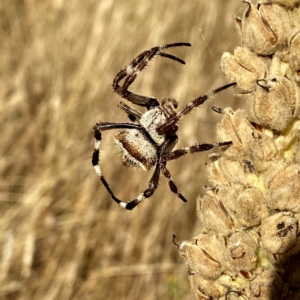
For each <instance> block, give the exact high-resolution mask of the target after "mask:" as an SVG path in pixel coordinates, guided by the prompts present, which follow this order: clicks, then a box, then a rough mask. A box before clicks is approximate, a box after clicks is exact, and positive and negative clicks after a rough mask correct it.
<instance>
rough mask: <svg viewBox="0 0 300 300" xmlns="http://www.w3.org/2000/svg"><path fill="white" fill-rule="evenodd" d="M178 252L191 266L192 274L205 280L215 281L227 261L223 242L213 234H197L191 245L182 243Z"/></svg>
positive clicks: (220, 237) (218, 236)
mask: <svg viewBox="0 0 300 300" xmlns="http://www.w3.org/2000/svg"><path fill="white" fill-rule="evenodd" d="M220 249H223V251H220ZM180 252H181V255H182V256H184V257H185V259H186V260H187V263H188V265H189V266H193V267H192V273H194V274H195V275H201V276H202V277H203V278H205V279H217V278H218V277H219V276H220V275H221V274H222V273H223V271H224V265H223V262H225V261H227V260H228V258H227V257H226V253H227V252H226V246H225V241H224V239H223V238H222V236H220V235H215V234H205V233H204V234H199V235H198V236H197V237H195V239H194V241H193V242H192V243H191V242H183V243H182V244H181V245H180Z"/></svg>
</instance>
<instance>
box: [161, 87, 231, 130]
mask: <svg viewBox="0 0 300 300" xmlns="http://www.w3.org/2000/svg"><path fill="white" fill-rule="evenodd" d="M234 85H236V82H232V83H229V84H226V85H223V86H221V87H219V88H217V89H215V90H213V91H211V92H209V93H208V94H206V95H204V96H200V97H198V98H196V99H194V100H193V101H192V102H190V103H189V104H188V105H187V106H186V107H185V108H184V109H183V110H182V111H180V112H178V113H177V114H176V115H175V116H173V117H171V118H170V119H169V120H168V121H167V122H166V123H165V124H163V125H161V126H160V127H158V128H157V132H158V133H159V134H164V132H167V131H168V129H169V128H172V127H173V126H174V125H175V124H176V123H178V122H179V121H180V120H181V119H182V118H183V117H184V116H185V115H187V114H188V113H190V112H191V111H192V110H193V109H194V108H196V107H198V106H200V105H202V104H203V103H204V102H205V101H207V100H208V99H210V98H211V97H213V96H214V95H216V94H218V93H219V92H221V91H223V90H226V89H228V88H230V87H231V86H234Z"/></svg>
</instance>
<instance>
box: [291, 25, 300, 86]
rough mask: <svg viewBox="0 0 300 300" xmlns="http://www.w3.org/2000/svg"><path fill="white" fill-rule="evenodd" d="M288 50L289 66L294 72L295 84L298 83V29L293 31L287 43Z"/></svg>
mask: <svg viewBox="0 0 300 300" xmlns="http://www.w3.org/2000/svg"><path fill="white" fill-rule="evenodd" d="M289 48H290V66H291V68H292V69H293V71H294V78H295V80H296V82H300V29H299V27H297V28H296V29H294V30H293V32H292V34H291V38H290V42H289Z"/></svg>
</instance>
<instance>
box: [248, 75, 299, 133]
mask: <svg viewBox="0 0 300 300" xmlns="http://www.w3.org/2000/svg"><path fill="white" fill-rule="evenodd" d="M257 85H258V88H257V89H256V92H255V93H254V94H253V95H251V99H249V101H247V111H248V114H247V116H248V118H249V119H250V120H251V121H252V122H255V123H257V124H259V125H262V126H266V127H268V128H270V129H272V130H276V131H283V130H284V129H286V127H287V126H288V125H289V124H290V122H291V121H292V119H293V117H294V112H295V108H296V101H297V99H296V98H295V91H294V86H293V84H292V82H291V81H290V80H289V79H287V78H285V77H281V76H278V77H276V78H269V79H262V80H258V81H257Z"/></svg>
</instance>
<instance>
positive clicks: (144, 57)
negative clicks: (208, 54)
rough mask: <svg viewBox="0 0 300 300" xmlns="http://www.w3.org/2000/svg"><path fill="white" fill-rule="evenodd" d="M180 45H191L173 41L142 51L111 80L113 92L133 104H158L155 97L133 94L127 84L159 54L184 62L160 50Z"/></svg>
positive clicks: (148, 105) (150, 105)
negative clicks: (121, 83)
mask: <svg viewBox="0 0 300 300" xmlns="http://www.w3.org/2000/svg"><path fill="white" fill-rule="evenodd" d="M181 46H188V47H189V46H191V44H189V43H173V44H167V45H164V46H157V47H153V48H151V49H149V50H146V51H144V52H142V53H141V54H140V55H138V56H137V57H136V58H135V59H134V60H133V61H132V62H131V63H130V64H129V65H128V66H126V67H125V68H124V69H122V70H121V71H120V72H119V73H118V74H117V75H116V77H115V79H114V81H113V89H114V92H115V93H117V94H118V95H120V96H121V97H122V98H124V99H126V100H128V101H130V102H132V103H133V104H136V105H140V106H144V107H147V108H150V107H154V106H159V102H158V100H157V99H156V98H153V97H146V96H141V95H137V94H134V93H132V92H130V91H129V90H128V88H129V86H130V85H131V84H132V83H133V82H134V80H135V79H136V78H137V76H138V75H139V73H140V72H141V71H142V70H143V69H144V68H145V67H146V66H147V64H148V63H149V61H150V60H151V59H153V58H154V57H155V56H157V55H159V56H162V57H166V58H169V59H172V60H174V61H177V62H179V63H181V64H185V62H184V61H183V60H182V59H180V58H178V57H176V56H174V55H171V54H168V53H163V52H162V51H163V50H165V49H167V48H172V47H181ZM122 79H124V83H123V85H122V86H120V85H119V83H120V81H121V80H122Z"/></svg>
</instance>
